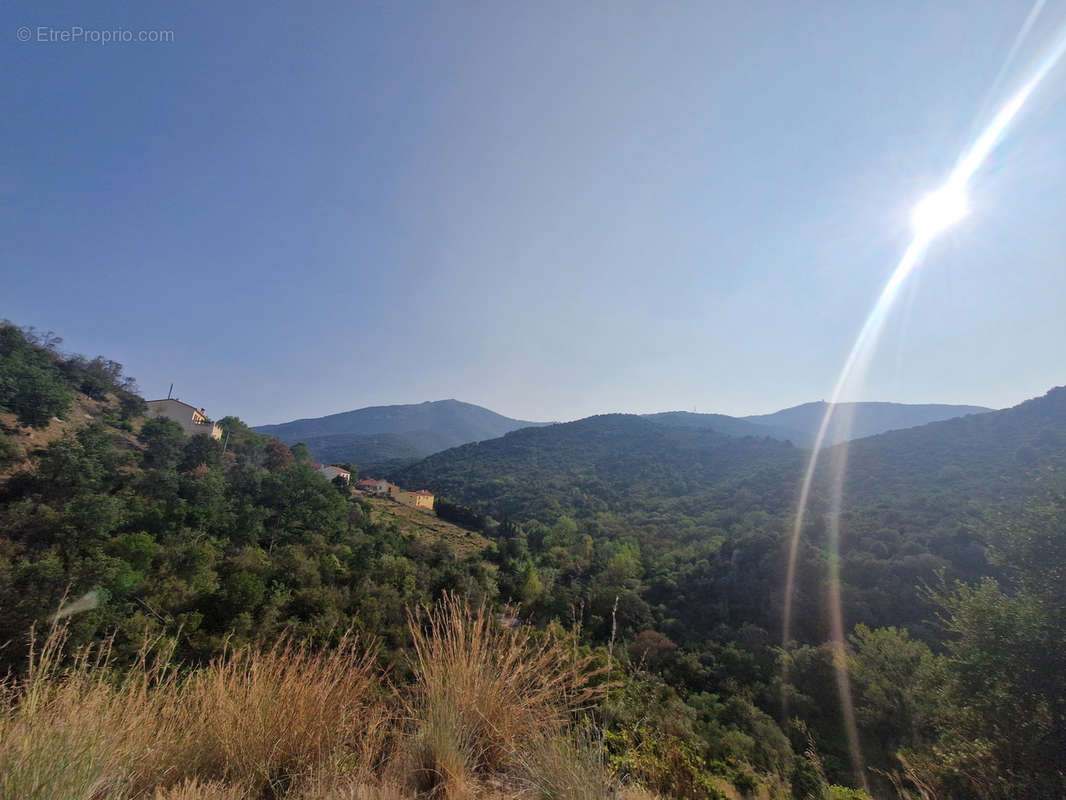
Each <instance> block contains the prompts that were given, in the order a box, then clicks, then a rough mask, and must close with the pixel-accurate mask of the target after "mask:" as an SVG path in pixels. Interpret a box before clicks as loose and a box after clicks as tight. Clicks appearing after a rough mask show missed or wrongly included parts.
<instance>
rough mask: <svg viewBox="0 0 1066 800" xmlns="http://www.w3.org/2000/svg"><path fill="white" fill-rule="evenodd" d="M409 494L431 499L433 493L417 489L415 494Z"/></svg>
mask: <svg viewBox="0 0 1066 800" xmlns="http://www.w3.org/2000/svg"><path fill="white" fill-rule="evenodd" d="M411 494H420V495H422V496H423V497H432V496H433V492H427V491H426V490H425V489H419V490H418V491H417V492H411Z"/></svg>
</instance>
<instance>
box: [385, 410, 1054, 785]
mask: <svg viewBox="0 0 1066 800" xmlns="http://www.w3.org/2000/svg"><path fill="white" fill-rule="evenodd" d="M1064 398H1066V389H1054V390H1052V391H1050V392H1049V393H1048V394H1047V395H1046V396H1045V397H1042V398H1037V399H1035V400H1031V401H1028V402H1026V403H1023V404H1022V405H1020V406H1017V407H1015V408H1012V409H1006V410H1004V411H1000V412H993V413H988V414H983V415H975V416H969V417H965V418H962V419H954V420H950V421H945V422H939V423H934V424H930V425H927V426H924V427H920V428H914V429H910V430H904V431H896V432H890V433H886V434H882V435H880V436H876V437H873V438H870V439H865V440H861V441H856V442H852V443H851V444H850V445H847V452H848V472H847V476H848V477H847V483H846V489H845V493H846V501H845V508H844V515H843V518H842V528H843V541H842V544H841V559H842V562H841V575H842V578H843V586H842V590H841V591H842V596H843V602H844V614H845V619H846V623H847V625H848V627H849V628H850V627H852V626H866V627H860V628H857V630H859V631H870V630H871V629H874V630H876V629H877V628H878V627H879V626H880V627H881V628H887V627H889V626H891V627H892V630H893V631H897V630H901V629H902V628H908V629H909V631H910V634H911V637H916V639H917V641H915V638H908V639H906V640H905V641H906V642H907V643H906V644H902V643H901V642H902V641H903V640H900V639H898V637H899V636H904V634H896V633H891V634H889V633H885V634H880V633H876V634H875V633H870V634H869V637H868V638H863V637H866V636H867V634H865V633H859V634H857V636H859V639H858V640H856V642H857V643H856V646H859V644H861V643H865V646H868V647H870V648H876V647H879V646H881V644H880V642H881V640H880V639H878V637H879V636H882V635H884V636H897V639H894V640H893V642H895V643H896V644H899V646H900V647H901V648H911V649H912V651H913V652H919V651H920V652H926V651H927V648H932V649H933V650H932V651H929V652H933V651H938V650H939V649H941V648H943V647H945V646H947V647H951V646H952V645H951V642H952V641H953V638H952V637H951V636H950V635H947V636H946V635H945V627H944V623H943V621H939V617H940V615H942V614H943V613H944V612H943V611H942V609H943V608H944V607H945V606H947V607H948V608H949V609H953V610H956V611H959V613H962V611H961V610H960V609H963V608H965V609H967V611H966V613H969V612H970V611H972V610H973V609H972V608H971V607H970V606H969V605H967V604H968V603H970V602H976V600H974V596H973V595H967V594H966V593H965V592H963V593H962V594H961V595H958V596H956V595H952V594H951V590H950V587H952V586H954V585H955V582H956V581H963V582H965V583H966V584H973V583H974V582H977V581H980V580H981V579H1000V580H1005V581H1007V582H1008V584H1009V583H1010V581H1011V580H1015V579H1016V576H1014V575H1012V573H1011V562H1010V560H1009V559H1006V558H1004V557H1002V555H999V556H997V555H996V554H997V553H1002V552H1003V548H1005V547H1007V544H1005V543H1006V542H1008V541H1010V539H1009V536H1008V537H1006V538H1004V535H1003V532H1004V531H1007V530H1008V529H1009V528H1010V527H1011V525H1012V524H1014V523H1013V520H1016V519H1018V518H1020V517H1026V516H1027V515H1031V510H1030V509H1031V507H1032V506H1033V505H1034V504H1036V505H1040V504H1043V503H1046V502H1051V503H1052V504H1053V505H1054V504H1055V503H1057V502H1058V501H1057V500H1056V499H1055V498H1056V497H1058V496H1059V494H1058V493H1061V492H1062V487H1063V485H1064V482H1063V467H1064V458H1066V408H1064ZM841 447H843V445H842V446H841ZM806 458H807V453H806V451H800V450H797V449H794V448H790V447H788V446H786V445H781V444H780V443H777V442H773V441H771V440H765V439H763V440H760V439H754V438H746V439H744V438H730V437H724V436H721V435H716V434H714V433H713V432H709V431H693V430H691V429H689V430H682V429H673V430H670V429H669V428H668V427H665V426H662V425H659V426H657V429H656V428H649V427H648V426H647V424H646V421H645V420H639V419H635V418H631V417H624V416H607V417H595V418H590V419H587V420H582V421H580V422H577V423H570V424H566V425H557V426H552V427H550V428H545V429H538V430H525V431H517V432H515V433H512V434H509V435H507V436H505V437H502V438H501V439H498V440H495V441H492V442H482V443H480V444H478V445H469V446H465V447H461V448H456V449H454V450H450V451H446V452H444V453H439V454H436V455H435V456H432V457H430V458H428V459H426V460H425V461H423V462H421V463H419V464H417V465H415V466H413V467H410V468H408V469H406V470H403V471H400V472H398V473H397V477H398V478H399V479H400V480H411V481H415V482H418V483H419V484H425V485H428V486H430V487H431V488H433V489H435V490H437V491H439V492H442V493H444V494H446V495H447V496H449V497H452V498H455V499H457V500H458V501H459V502H460V503H464V504H467V505H469V506H471V507H472V512H475V515H476V514H480V515H482V516H481V517H480V518H481V520H482V522H483V523H484V524H485V525H487V526H488V527H489V528H491V527H492V526H493V524H494V523H493V517H495V518H496V519H501V520H505V522H504V523H502V524H501V525H500V526H499V529H498V530H499V531H501V532H503V533H501V534H500V538H499V546H500V548H501V558H503V559H504V560H505V562H506V560H507V559H511V560H512V568H511V570H509V571H510V572H516V573H518V575H519V580H518V581H517V582H516V583H515V584H514V585H513V586H508V587H505V588H506V589H507V590H508V591H510V592H511V593H513V594H514V595H515V596H518V597H521V598H522V599H523V600H524V601H525V602H526V603H527V606H528V607H529V608H531V609H533V610H535V611H536V612H537V613H538V614H541V615H543V617H544V618H551V617H553V616H560V615H562V614H564V613H565V612H566V609H567V608H570V607H575V606H583V608H584V611H585V614H586V618H587V619H588V621H589V624H590V625H591V626H592V628H593V630H595V631H597V632H598V634H599V635H600V636H605V635H607V631H608V630H618V631H621V632H622V635H623V636H624V637H626V638H627V639H630V640H631V641H634V642H644V643H647V644H648V646H650V647H651V650H650V651H649V652H655V653H656V654H657V657H663V658H665V659H666V661H667V662H668V663H669V668H668V669H667V668H666V667H664V668H663V669H664V672H668V673H669V674H670V678H669V680H670V683H671V684H672V685H674V686H675V687H679V688H680V689H681V691H682V695H683V696H685V697H686V698H688V699H689V701H690V702H693V700H692V698H693V697H696V696H699V695H700V694H701V693H703V692H714V691H716V688H715V687H718V688H720V687H722V686H723V685H726V684H728V683H731V682H732V683H734V684H735V685H744V686H747V687H749V689H750V690H752V691H754V692H755V693H756V697H758V698H760V699H759V700H758V703H759V704H760V705H761V706H762V707H763V708H765V709H773V708H775V707H777V703H778V699H779V695H778V694H777V693H776V692H777V690H776V689H773V688H772V687H774V686H775V681H776V680H777V678H776V675H777V669H778V667H779V666H780V663H779V661H778V657H777V656H775V654H774V647H773V646H774V644H775V643H776V642H777V641H778V640H779V637H780V619H781V610H782V607H783V594H782V591H783V587H782V584H783V580H784V574H785V560H786V542H787V532H788V530H789V526H790V521H791V514H792V513H793V511H794V504H795V499H796V498H795V492H796V489H797V487H798V484H799V481H800V478H801V475H802V469H803V467H804V466H805V464H806ZM834 460H835V456H834V454H833V453H832V452H830V453H827V454H825V456H824V457H823V460H822V464H823V469H822V470H821V471H820V473H819V475H818V477H817V479H816V482H815V487H814V494H813V497H812V501H811V513H810V514H809V515H808V524H807V528H806V530H805V537H804V541H803V543H802V546H801V550H800V568H799V584H798V588H797V594H798V596H797V600H796V602H797V608H798V612H797V624H796V628H795V630H794V634H795V635H796V636H797V637H798V639H799V641H800V643H801V645H800V646H799V647H798V648H797V649H796V650H795V651H794V652H793V653H791V654H790V655H788V656H787V657H786V658H787V660H788V661H789V662H791V663H793V665H794V667H795V668H794V670H793V673H792V674H793V676H794V677H793V680H794V681H795V682H796V683H798V684H801V685H803V691H804V692H809V693H811V695H813V696H816V697H820V699H819V700H817V701H815V702H812V703H811V704H809V705H806V706H805V708H806V709H807V711H806V712H805V714H804V716H805V720H804V722H805V725H807V726H808V727H807V729H808V730H810V731H811V732H812V733H813V734H814V736H815V740H816V741H817V742H818V743H819V745H820V747H821V748H823V752H824V753H825V754H826V759H825V760H826V764H827V766H828V768H829V769H830V774H833V775H836V776H838V777H841V776H843V775H845V774H846V773H847V766H846V765H847V762H848V759H847V756H846V748H845V746H844V741H843V734H842V732H841V730H840V728H839V721H838V719H839V718H838V717H837V716H836V715H835V712H834V713H827V712H826V710H825V704H827V703H830V702H831V701H830V697H829V696H827V695H825V694H824V691H825V690H824V689H820V688H819V687H818V685H817V684H818V683H819V682H820V681H826V682H827V683H828V684H831V683H832V678H831V672H832V670H831V666H830V665H831V656H830V655H829V653H828V651H825V650H822V649H820V645H819V643H821V642H824V641H825V640H826V639H827V638H828V629H827V614H826V612H825V602H826V593H825V584H824V580H825V575H826V564H827V560H828V559H829V558H830V557H831V556H830V554H829V553H828V551H827V542H826V531H825V512H826V510H827V504H826V500H825V498H826V497H827V496H828V492H827V480H828V475H827V472H826V469H825V467H826V465H828V464H830V463H832V462H833V461H834ZM1054 507H1055V508H1058V507H1059V506H1054ZM1029 518H1031V516H1030V517H1029ZM1041 519H1042V520H1043V522H1042V523H1040V524H1038V525H1036V528H1037V529H1038V530H1040V531H1043V533H1042V534H1041V535H1043V536H1045V537H1046V536H1048V535H1060V534H1061V533H1062V530H1061V526H1062V519H1063V517H1062V514H1061V512H1060V511H1056V512H1053V513H1050V516H1048V517H1042V518H1041ZM997 537H999V538H998V539H997ZM996 542H998V545H997V547H991V545H993V544H995V543H996ZM523 564H524V565H525V566H524V567H520V566H519V565H523ZM507 572H508V570H505V571H504V572H503V574H507ZM937 587H940V588H939V589H938V588H937ZM990 591H991V589H990ZM949 598H955V599H954V600H952V599H949ZM959 598H963V599H959ZM986 599H987V598H986ZM952 603H957V604H956V605H952ZM1054 614H1059V615H1061V609H1059V610H1055V611H1054ZM1057 619H1059V620H1060V621H1061V616H1059V617H1057ZM1056 624H1058V623H1056ZM949 630H950V629H949ZM652 632H654V634H653V633H652ZM970 633H971V634H972V633H973V632H972V631H971V632H970ZM640 646H643V645H640ZM675 646H676V647H677V648H678V649H677V650H676V651H675V650H674V648H675ZM893 646H895V645H893ZM1060 650H1061V648H1060ZM677 653H686V654H687V655H686V656H684V657H681V656H679V655H676V654H677ZM1061 655H1062V654H1061V652H1059V653H1058V655H1056V656H1055V657H1056V658H1060V657H1061ZM649 657H650V656H649ZM882 666H884V665H882ZM799 676H802V677H799ZM819 693H821V694H819ZM1044 697H1045V699H1046V698H1047V697H1048V695H1046V694H1045V695H1044ZM806 702H808V701H803V702H802V703H801V705H803V703H806ZM1049 713H1053V714H1054V713H1059V712H1049ZM1057 719H1058V722H1057V723H1055V725H1057V726H1059V727H1057V728H1056V730H1058V733H1057V734H1056V735H1061V724H1062V718H1061V716H1060V717H1057ZM885 724H887V723H885ZM910 724H911V723H910V722H908V723H907V724H906V725H902V727H907V725H910ZM889 727H891V725H890V726H889ZM1053 727H1054V726H1053ZM911 733H913V731H911ZM925 733H926V734H928V733H929V731H925ZM908 735H910V734H908ZM901 736H903V734H902V733H901V730H900V728H896V729H894V730H892V731H891V733H890V734H883V737H882V739H881V740H870V741H868V742H867V745H868V748H869V750H870V751H871V752H872V753H873V755H874V761H875V763H878V764H879V765H880V768H882V769H887V768H889V767H890V766H891V765H892V764H893V763H894V761H893V752H894V751H893V746H895V745H898V744H899V743H900V741H902V740H901V739H900V738H899V737H901ZM914 736H917V734H914ZM920 738H921V737H920V736H917V738H913V737H912V739H911V741H912V742H914V741H917V740H918V739H920ZM886 742H888V743H887V744H886ZM963 760H965V759H963ZM967 763H968V764H970V765H971V766H972V763H971V762H967ZM986 777H987V776H986ZM1054 785H1055V786H1058V785H1059V784H1054ZM1042 791H1043V790H1042ZM1046 796H1053V795H1046Z"/></svg>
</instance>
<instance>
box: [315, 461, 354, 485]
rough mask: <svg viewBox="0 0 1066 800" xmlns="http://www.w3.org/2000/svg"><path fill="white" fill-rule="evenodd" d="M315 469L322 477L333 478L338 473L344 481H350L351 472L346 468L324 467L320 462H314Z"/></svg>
mask: <svg viewBox="0 0 1066 800" xmlns="http://www.w3.org/2000/svg"><path fill="white" fill-rule="evenodd" d="M315 470H316V471H317V472H318V474H319V475H321V476H322V477H324V478H328V479H329V480H333V479H334V478H336V477H337V476H338V475H340V476H341V477H342V478H344V482H345V483H351V482H352V473H350V472H349V471H348V470H346V469H341V468H340V467H324V466H322V465H321V464H315Z"/></svg>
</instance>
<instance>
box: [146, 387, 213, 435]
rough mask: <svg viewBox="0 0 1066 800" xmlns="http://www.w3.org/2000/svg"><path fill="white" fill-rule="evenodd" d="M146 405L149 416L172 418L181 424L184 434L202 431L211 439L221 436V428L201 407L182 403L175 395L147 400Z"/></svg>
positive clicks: (194, 433)
mask: <svg viewBox="0 0 1066 800" xmlns="http://www.w3.org/2000/svg"><path fill="white" fill-rule="evenodd" d="M147 405H148V415H149V416H152V417H166V418H167V419H172V420H174V421H175V422H176V423H178V424H179V425H180V426H181V429H182V430H183V431H184V432H185V435H186V436H195V435H196V434H198V433H203V434H206V435H207V436H210V437H211V438H212V439H221V438H222V428H220V427H218V425H216V424H215V423H213V422H212V421H211V420H209V419H208V418H207V414H206V413H205V412H204V410H203V409H202V408H197V407H196V406H191V405H189V404H188V403H183V402H182V401H181V400H178V399H177V398H175V397H168V398H166V399H165V400H149V401H148V404H147Z"/></svg>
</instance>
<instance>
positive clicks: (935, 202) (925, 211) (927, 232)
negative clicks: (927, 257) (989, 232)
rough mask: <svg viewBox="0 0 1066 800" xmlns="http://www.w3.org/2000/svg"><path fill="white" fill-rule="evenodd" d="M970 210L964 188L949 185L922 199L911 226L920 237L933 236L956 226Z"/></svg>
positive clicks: (915, 208) (913, 214) (912, 218)
mask: <svg viewBox="0 0 1066 800" xmlns="http://www.w3.org/2000/svg"><path fill="white" fill-rule="evenodd" d="M969 210H970V209H969V205H968V204H967V202H966V192H965V190H964V189H963V187H961V186H957V185H955V184H952V183H948V184H946V185H944V186H942V187H941V188H939V189H937V190H936V191H935V192H931V193H929V194H927V195H926V196H925V197H923V198H922V199H921V201H920V202H919V203H918V205H916V206H915V207H914V211H913V212H912V214H911V224H912V225H913V226H914V232H915V233H916V234H918V235H919V236H933V235H934V234H937V233H940V231H942V230H944V229H945V228H949V227H951V226H952V225H954V224H955V223H956V222H958V221H959V220H960V219H962V218H963V217H965V216H966V214H967V213H968V212H969Z"/></svg>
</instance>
